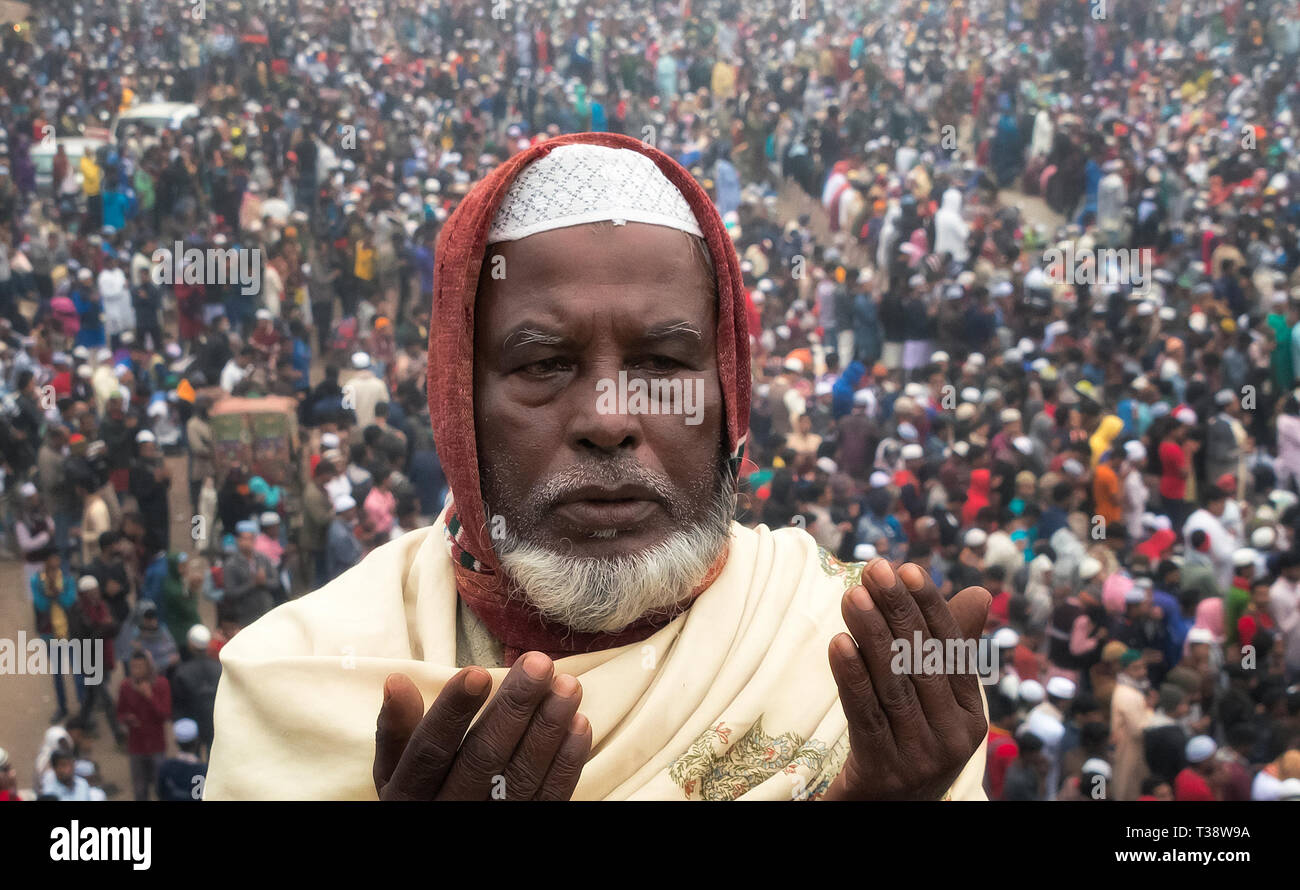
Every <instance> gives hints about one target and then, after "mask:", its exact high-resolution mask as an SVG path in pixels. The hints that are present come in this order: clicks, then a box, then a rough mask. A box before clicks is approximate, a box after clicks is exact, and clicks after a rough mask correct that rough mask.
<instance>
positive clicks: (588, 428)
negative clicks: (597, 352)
mask: <svg viewBox="0 0 1300 890" xmlns="http://www.w3.org/2000/svg"><path fill="white" fill-rule="evenodd" d="M602 381H605V382H604V383H602ZM611 384H612V385H611ZM618 384H619V378H618V375H617V374H614V375H612V376H603V375H602V376H596V375H592V376H587V377H584V379H582V380H579V381H575V383H574V385H573V392H572V393H571V394H570V405H571V411H572V420H571V422H570V424H569V436H568V438H569V442H570V443H571V444H572V446H573V447H574V448H575V449H576V450H579V451H583V450H593V451H601V452H605V453H614V452H617V451H620V450H623V449H627V450H630V449H633V448H636V447H637V445H639V444H640V442H641V424H640V420H639V418H637V417H636V416H634V415H633V414H632V412H630V411H628V410H627V407H628V406H627V404H626V400H625V399H624V398H620V395H621V392H620V390H621V387H620V386H619V385H618ZM602 393H604V395H603V396H602Z"/></svg>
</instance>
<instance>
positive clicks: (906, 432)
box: [898, 421, 916, 440]
mask: <svg viewBox="0 0 1300 890" xmlns="http://www.w3.org/2000/svg"><path fill="white" fill-rule="evenodd" d="M898 436H899V438H901V439H908V440H911V439H915V438H916V427H915V426H913V425H912V424H910V423H908V422H907V421H903V422H902V423H900V424H899V425H898Z"/></svg>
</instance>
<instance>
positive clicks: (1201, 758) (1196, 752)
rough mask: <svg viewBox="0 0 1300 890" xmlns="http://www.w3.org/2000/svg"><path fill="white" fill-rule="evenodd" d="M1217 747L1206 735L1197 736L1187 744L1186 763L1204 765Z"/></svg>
mask: <svg viewBox="0 0 1300 890" xmlns="http://www.w3.org/2000/svg"><path fill="white" fill-rule="evenodd" d="M1217 750H1219V746H1218V745H1216V744H1215V743H1214V739H1212V738H1210V737H1209V736H1208V735H1198V736H1194V737H1193V738H1191V739H1189V740H1188V742H1187V762H1188V763H1204V762H1205V761H1207V760H1209V759H1210V758H1211V757H1213V756H1214V752H1215V751H1217Z"/></svg>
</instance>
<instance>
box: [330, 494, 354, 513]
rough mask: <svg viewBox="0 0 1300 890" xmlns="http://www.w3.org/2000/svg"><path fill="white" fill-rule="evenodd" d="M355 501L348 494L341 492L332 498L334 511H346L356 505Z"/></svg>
mask: <svg viewBox="0 0 1300 890" xmlns="http://www.w3.org/2000/svg"><path fill="white" fill-rule="evenodd" d="M356 505H357V502H356V501H355V500H353V499H352V495H350V494H341V495H339V496H338V497H336V498H335V499H334V512H335V513H346V512H347V511H348V510H351V509H353V508H354V507H356Z"/></svg>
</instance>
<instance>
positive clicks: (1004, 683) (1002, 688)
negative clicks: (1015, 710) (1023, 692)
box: [998, 674, 1020, 701]
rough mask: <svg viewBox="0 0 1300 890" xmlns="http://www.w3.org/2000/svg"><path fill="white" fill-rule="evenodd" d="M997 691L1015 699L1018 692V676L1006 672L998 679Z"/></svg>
mask: <svg viewBox="0 0 1300 890" xmlns="http://www.w3.org/2000/svg"><path fill="white" fill-rule="evenodd" d="M998 692H1001V693H1002V694H1003V695H1005V696H1006V697H1007V698H1009V699H1011V700H1012V701H1015V700H1016V698H1017V697H1018V696H1019V694H1020V678H1019V677H1017V676H1016V675H1015V674H1007V675H1006V676H1005V677H1003V678H1002V679H1001V680H999V681H998Z"/></svg>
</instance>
